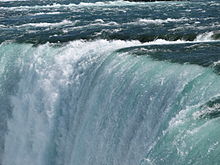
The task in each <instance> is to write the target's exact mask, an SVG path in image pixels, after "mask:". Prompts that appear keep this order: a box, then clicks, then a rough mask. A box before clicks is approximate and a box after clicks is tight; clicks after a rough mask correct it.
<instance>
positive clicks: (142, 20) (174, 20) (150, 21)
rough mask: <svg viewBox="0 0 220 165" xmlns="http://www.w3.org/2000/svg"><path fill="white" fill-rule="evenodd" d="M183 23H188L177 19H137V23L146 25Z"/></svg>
mask: <svg viewBox="0 0 220 165" xmlns="http://www.w3.org/2000/svg"><path fill="white" fill-rule="evenodd" d="M183 21H188V19H187V18H179V19H174V18H167V19H142V18H141V19H139V20H138V22H139V23H147V24H163V23H169V22H183Z"/></svg>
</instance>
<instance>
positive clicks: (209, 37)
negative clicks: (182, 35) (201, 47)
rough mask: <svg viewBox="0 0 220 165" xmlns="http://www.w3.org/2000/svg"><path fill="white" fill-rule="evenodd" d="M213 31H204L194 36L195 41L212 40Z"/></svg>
mask: <svg viewBox="0 0 220 165" xmlns="http://www.w3.org/2000/svg"><path fill="white" fill-rule="evenodd" d="M213 34H214V33H213V32H206V33H203V34H200V35H198V36H197V37H196V39H195V41H213V38H212V36H213Z"/></svg>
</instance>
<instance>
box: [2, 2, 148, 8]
mask: <svg viewBox="0 0 220 165" xmlns="http://www.w3.org/2000/svg"><path fill="white" fill-rule="evenodd" d="M143 4H146V3H137V2H129V1H122V0H119V1H106V2H101V1H100V2H94V3H88V2H80V3H79V4H76V3H70V4H60V3H53V4H52V5H45V6H40V5H36V6H16V7H0V9H4V10H16V9H21V10H25V9H35V8H63V7H64V8H72V7H90V6H94V7H95V6H97V7H103V6H130V5H143Z"/></svg>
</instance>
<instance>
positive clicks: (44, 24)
mask: <svg viewBox="0 0 220 165" xmlns="http://www.w3.org/2000/svg"><path fill="white" fill-rule="evenodd" d="M76 22H78V21H75V22H72V21H69V20H66V19H65V20H63V21H61V22H55V23H48V22H39V23H28V24H22V25H19V26H17V27H27V26H34V27H55V26H62V25H68V24H71V25H74V24H75V23H76Z"/></svg>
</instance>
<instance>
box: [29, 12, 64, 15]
mask: <svg viewBox="0 0 220 165" xmlns="http://www.w3.org/2000/svg"><path fill="white" fill-rule="evenodd" d="M55 14H61V12H48V13H47V12H40V13H34V14H30V15H31V16H35V15H55Z"/></svg>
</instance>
